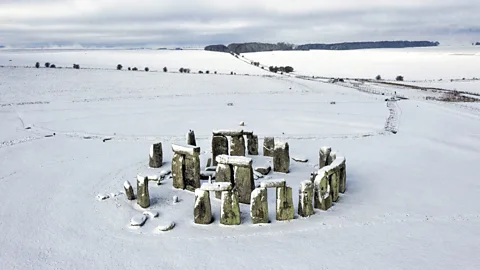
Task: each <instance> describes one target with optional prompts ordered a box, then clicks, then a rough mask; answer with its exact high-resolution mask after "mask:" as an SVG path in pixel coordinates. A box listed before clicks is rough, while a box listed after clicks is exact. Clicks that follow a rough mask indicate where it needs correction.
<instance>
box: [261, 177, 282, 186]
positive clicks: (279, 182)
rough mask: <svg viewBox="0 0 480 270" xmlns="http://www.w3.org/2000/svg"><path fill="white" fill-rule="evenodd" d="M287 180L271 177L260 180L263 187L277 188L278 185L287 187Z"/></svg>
mask: <svg viewBox="0 0 480 270" xmlns="http://www.w3.org/2000/svg"><path fill="white" fill-rule="evenodd" d="M286 183H287V181H285V179H270V180H263V181H262V182H260V187H262V188H277V187H285V185H286Z"/></svg>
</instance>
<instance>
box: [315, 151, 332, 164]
mask: <svg viewBox="0 0 480 270" xmlns="http://www.w3.org/2000/svg"><path fill="white" fill-rule="evenodd" d="M330 152H332V148H331V147H326V146H324V147H322V148H320V152H319V157H320V158H319V163H318V164H319V168H320V169H321V168H323V167H325V166H327V165H328V157H329V156H330Z"/></svg>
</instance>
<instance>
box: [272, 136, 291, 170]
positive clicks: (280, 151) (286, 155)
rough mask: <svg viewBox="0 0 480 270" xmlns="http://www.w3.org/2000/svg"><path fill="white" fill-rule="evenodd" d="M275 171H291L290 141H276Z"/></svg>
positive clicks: (274, 154)
mask: <svg viewBox="0 0 480 270" xmlns="http://www.w3.org/2000/svg"><path fill="white" fill-rule="evenodd" d="M273 171H274V172H281V173H288V172H289V171H290V149H289V146H288V143H280V142H278V143H275V150H274V153H273Z"/></svg>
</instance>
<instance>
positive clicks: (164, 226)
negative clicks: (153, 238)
mask: <svg viewBox="0 0 480 270" xmlns="http://www.w3.org/2000/svg"><path fill="white" fill-rule="evenodd" d="M173 228H175V222H173V221H171V222H164V223H163V224H162V225H159V226H158V227H157V231H158V232H166V231H170V230H172V229H173Z"/></svg>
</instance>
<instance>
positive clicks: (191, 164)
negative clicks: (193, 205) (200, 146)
mask: <svg viewBox="0 0 480 270" xmlns="http://www.w3.org/2000/svg"><path fill="white" fill-rule="evenodd" d="M184 162H185V170H184V175H183V177H184V179H183V181H184V183H185V189H186V190H189V191H192V192H193V191H195V189H197V188H200V157H199V156H198V155H192V156H191V155H186V156H185V161H184Z"/></svg>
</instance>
